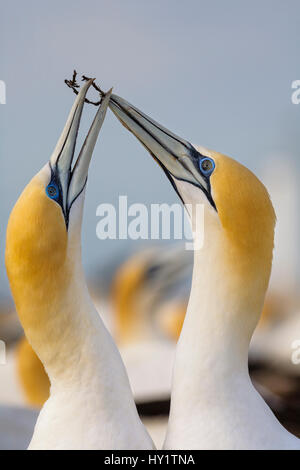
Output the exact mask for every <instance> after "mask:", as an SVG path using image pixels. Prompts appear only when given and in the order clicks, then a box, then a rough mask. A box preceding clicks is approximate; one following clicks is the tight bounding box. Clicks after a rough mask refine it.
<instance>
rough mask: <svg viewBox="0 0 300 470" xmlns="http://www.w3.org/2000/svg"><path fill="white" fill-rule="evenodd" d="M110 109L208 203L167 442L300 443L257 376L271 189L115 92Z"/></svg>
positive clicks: (198, 200)
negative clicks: (254, 351)
mask: <svg viewBox="0 0 300 470" xmlns="http://www.w3.org/2000/svg"><path fill="white" fill-rule="evenodd" d="M110 109H111V110H112V111H113V112H114V114H115V115H116V116H117V118H118V119H119V120H120V121H121V123H122V124H123V125H124V126H125V127H126V128H127V129H128V130H129V131H130V132H132V133H133V134H134V135H135V136H136V137H137V139H138V140H139V141H140V142H141V143H142V145H143V146H144V147H145V148H146V149H147V150H148V151H149V152H150V154H151V155H152V157H154V159H155V160H156V161H157V162H158V163H159V165H160V166H161V168H162V169H163V170H164V172H165V173H166V175H167V177H168V178H169V180H170V181H171V183H172V185H173V187H174V189H175V191H176V192H177V193H178V195H179V196H180V198H181V200H182V201H183V202H184V203H185V204H189V205H190V206H189V211H190V214H191V213H194V210H195V206H196V205H197V204H204V206H205V226H204V229H205V232H204V246H203V247H202V249H198V250H195V251H194V270H193V279H192V288H191V293H190V299H189V303H188V308H187V313H186V317H185V320H184V324H183V328H182V331H181V335H180V338H179V341H178V345H177V350H176V359H175V364H174V370H173V379H172V394H171V410H170V417H169V423H168V429H167V434H166V439H165V443H164V448H165V449H300V440H299V439H297V438H296V437H295V436H293V435H292V434H290V433H289V432H288V431H286V430H285V429H284V428H283V426H282V425H281V424H280V423H279V421H278V420H277V419H276V418H275V416H274V415H273V413H272V411H271V410H270V409H269V407H268V406H267V404H266V403H265V402H264V400H263V399H262V397H261V396H260V395H259V393H258V392H257V391H256V390H255V388H254V387H253V385H252V383H251V380H250V377H249V373H248V348H249V342H250V339H251V336H252V333H253V331H254V329H255V327H256V324H257V322H258V319H259V316H260V313H261V310H262V307H263V302H264V297H265V293H266V290H267V286H268V281H269V277H270V272H271V265H272V253H273V239H274V226H275V213H274V210H273V206H272V203H271V201H270V198H269V195H268V192H267V190H266V188H265V187H264V185H263V184H262V183H261V182H260V181H259V179H258V178H257V177H256V176H255V175H254V174H253V173H252V172H251V171H249V170H248V169H247V168H246V167H245V166H243V165H241V164H240V163H238V162H237V161H235V160H233V159H232V158H230V157H227V156H225V155H222V154H220V153H218V152H215V151H212V150H208V149H206V148H204V147H201V146H194V145H192V144H190V143H189V142H188V141H186V140H184V139H182V138H181V137H178V136H176V135H175V134H173V133H172V132H170V131H169V130H167V129H166V128H164V127H162V126H161V125H160V124H158V123H157V122H155V121H153V120H152V119H151V118H149V117H148V116H146V115H145V114H144V113H142V112H141V111H139V110H138V109H137V108H135V107H134V106H132V105H131V104H130V103H128V102H126V101H125V100H124V99H122V98H120V97H118V96H116V95H112V96H111V99H110ZM191 215H192V214H191ZM196 222H197V221H196V220H195V218H194V217H193V218H192V228H193V232H194V233H195V237H196V238H197V230H196V229H197V224H196ZM194 241H195V239H194Z"/></svg>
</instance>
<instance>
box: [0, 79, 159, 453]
mask: <svg viewBox="0 0 300 470" xmlns="http://www.w3.org/2000/svg"><path fill="white" fill-rule="evenodd" d="M91 83H92V80H89V81H88V82H87V83H86V84H85V85H84V86H83V87H82V89H81V90H80V92H79V94H78V97H77V98H76V100H75V103H74V105H73V107H72V109H71V112H70V115H69V117H68V120H67V123H66V125H65V127H64V130H63V133H62V135H61V137H60V139H59V140H58V143H57V145H56V147H55V150H54V152H53V154H52V156H51V158H50V161H49V162H48V163H47V164H46V165H45V166H44V167H43V168H42V170H41V171H40V172H39V173H38V174H37V175H36V176H35V177H34V178H33V179H32V180H31V182H30V183H29V184H28V186H27V187H26V188H25V190H24V191H23V193H22V194H21V196H20V198H19V200H18V201H17V203H16V205H15V206H14V208H13V211H12V213H11V215H10V218H9V223H8V228H7V241H6V267H7V273H8V277H9V281H10V286H11V290H12V294H13V297H14V301H15V304H16V309H17V312H18V315H19V318H20V320H21V323H22V325H23V328H24V331H25V333H26V336H27V338H28V340H29V342H30V344H31V345H32V347H33V349H34V350H35V351H36V353H37V354H38V356H39V358H40V360H41V361H42V363H43V364H44V366H45V369H46V371H47V374H48V376H49V378H50V382H51V390H50V397H49V399H48V400H47V402H46V403H45V405H44V406H43V408H42V410H41V412H40V414H39V417H38V420H37V423H36V426H35V430H34V434H33V437H32V440H31V443H30V445H29V449H151V448H153V444H152V441H151V439H150V437H149V435H148V433H147V431H146V430H145V428H144V426H143V424H142V423H141V421H140V419H139V416H138V414H137V410H136V406H135V403H134V400H133V396H132V392H131V389H130V385H129V381H128V377H127V373H126V370H125V367H124V365H123V362H122V360H121V357H120V355H119V352H118V350H117V348H116V346H115V344H114V342H113V340H112V338H111V336H110V334H109V333H108V331H107V330H106V328H105V327H104V324H103V322H102V320H101V318H100V316H99V314H98V313H97V311H96V309H95V308H94V306H93V304H92V301H91V299H90V296H89V294H88V290H87V286H86V283H85V278H84V273H83V269H82V262H81V224H82V212H83V205H84V193H85V185H86V180H87V175H88V167H89V163H90V160H91V156H92V152H93V149H94V146H95V143H96V140H97V137H98V134H99V131H100V128H101V125H102V122H103V120H104V117H105V113H106V108H107V104H108V101H109V95H110V93H108V94H107V95H106V96H105V98H104V99H103V101H102V104H101V106H100V107H99V110H98V112H97V114H96V116H95V119H94V121H93V124H92V126H91V128H90V130H89V133H88V135H87V138H86V140H85V142H84V144H83V147H82V149H81V151H80V153H79V157H78V159H77V161H76V163H75V164H74V166H73V168H72V160H73V156H74V150H75V144H76V139H77V133H78V129H79V125H80V119H81V113H82V109H83V105H84V100H85V96H86V93H87V90H88V88H89V86H90V85H91Z"/></svg>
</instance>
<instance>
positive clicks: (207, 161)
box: [199, 157, 215, 176]
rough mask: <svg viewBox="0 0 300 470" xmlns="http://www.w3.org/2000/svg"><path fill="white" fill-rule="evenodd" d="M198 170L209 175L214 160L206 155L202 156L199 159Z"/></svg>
mask: <svg viewBox="0 0 300 470" xmlns="http://www.w3.org/2000/svg"><path fill="white" fill-rule="evenodd" d="M199 168H200V171H201V172H202V173H203V174H204V175H205V176H210V175H211V174H212V172H213V171H214V169H215V162H214V161H213V160H212V159H211V158H208V157H204V158H202V159H201V160H200V161H199Z"/></svg>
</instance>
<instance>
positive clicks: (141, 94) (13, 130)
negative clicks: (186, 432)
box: [0, 0, 300, 448]
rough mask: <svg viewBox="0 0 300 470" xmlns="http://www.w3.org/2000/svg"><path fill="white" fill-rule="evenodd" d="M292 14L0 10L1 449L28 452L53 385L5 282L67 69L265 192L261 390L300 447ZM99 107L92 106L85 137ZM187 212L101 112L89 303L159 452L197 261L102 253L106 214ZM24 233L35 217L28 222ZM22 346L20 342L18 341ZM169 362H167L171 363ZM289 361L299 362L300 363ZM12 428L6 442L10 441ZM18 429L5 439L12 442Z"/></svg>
mask: <svg viewBox="0 0 300 470" xmlns="http://www.w3.org/2000/svg"><path fill="white" fill-rule="evenodd" d="M299 15H300V4H299V2H298V1H297V0H287V1H286V2H282V1H280V0H263V1H261V0H260V1H258V0H254V1H252V2H251V3H250V2H248V3H247V2H240V1H238V0H228V1H227V2H223V1H222V0H210V1H208V0H206V1H204V0H188V1H186V2H174V1H171V0H164V1H158V0H152V1H151V2H146V1H138V0H126V1H122V0H110V1H104V0H97V1H96V0H90V1H89V2H88V3H86V2H82V1H77V0H72V1H70V0H64V1H57V0H53V1H52V2H51V3H50V2H39V1H37V0H27V1H26V2H21V1H14V0H12V1H10V2H4V1H1V17H0V48H1V54H0V56H1V59H0V61H1V62H0V80H3V81H4V82H5V83H6V93H7V96H6V104H5V105H0V133H1V134H0V152H1V158H0V174H1V175H2V180H1V186H0V227H1V231H0V339H2V340H4V341H6V344H7V346H8V350H7V363H6V364H5V365H0V447H1V448H21V447H25V446H26V444H27V442H28V440H29V438H30V436H31V433H32V426H33V423H34V421H35V418H36V411H33V410H32V407H38V406H40V405H41V404H42V402H43V400H44V399H45V398H46V396H47V390H48V384H47V378H46V377H45V376H44V375H43V372H42V371H41V369H40V365H39V363H38V361H36V362H35V360H34V359H33V358H32V356H31V352H28V351H27V349H26V348H27V346H26V344H24V343H22V329H21V327H20V325H19V324H18V321H17V317H16V314H15V311H14V306H13V302H12V298H11V295H10V291H9V286H8V282H7V278H6V273H5V266H4V251H5V230H6V225H7V220H8V217H9V214H10V211H11V209H12V207H13V205H14V203H15V201H16V199H17V198H18V196H19V194H20V192H21V191H22V190H23V188H24V186H25V185H26V184H27V182H28V181H29V180H30V179H31V177H32V176H33V175H34V174H35V173H36V172H37V171H38V170H39V169H40V168H41V167H42V166H43V165H44V164H45V163H46V161H47V160H48V158H49V157H50V155H51V152H52V150H53V148H54V146H55V143H56V141H57V138H58V136H59V135H60V132H61V129H62V126H63V124H64V122H65V120H66V117H67V114H68V111H69V109H70V107H71V104H72V102H73V100H74V95H73V94H72V92H71V91H70V90H69V89H68V88H67V87H66V86H65V84H64V79H66V78H71V75H72V72H73V69H74V68H76V69H77V71H78V72H79V74H82V73H83V74H86V75H88V76H93V77H97V83H98V84H100V85H101V86H102V88H103V89H108V88H110V87H111V86H114V92H115V93H116V94H120V95H121V96H123V97H124V98H126V99H128V100H129V101H130V102H131V103H133V104H134V105H136V106H137V107H139V108H140V109H142V110H143V111H145V112H146V113H147V114H149V115H150V116H151V117H153V118H154V119H157V120H158V121H159V122H161V123H162V124H164V125H165V126H166V127H168V128H169V129H171V130H172V131H173V132H175V133H177V134H179V135H180V136H182V137H185V138H186V139H188V140H189V141H191V142H193V143H195V144H201V145H204V146H206V147H208V148H212V149H215V150H218V151H220V152H222V153H225V154H228V155H230V156H232V157H234V158H236V159H237V160H239V161H240V162H242V163H244V164H245V165H246V166H248V167H249V168H250V169H251V170H253V171H254V172H255V173H256V174H257V175H258V176H259V177H260V178H261V179H262V180H263V182H264V183H265V184H266V186H267V187H268V189H269V192H270V194H271V197H272V200H273V203H274V206H275V209H276V213H277V218H278V224H277V231H276V248H275V257H274V268H273V274H272V279H271V285H270V289H269V293H268V296H267V299H266V305H265V309H264V314H263V318H262V321H261V323H260V325H259V328H258V329H257V331H256V333H255V336H254V338H253V342H252V345H251V354H250V368H251V373H252V377H253V380H254V381H255V384H256V385H257V387H258V388H259V389H260V391H261V393H262V394H263V395H264V397H265V399H266V400H267V401H268V403H269V404H270V406H271V407H272V408H273V410H274V411H275V413H276V414H277V416H278V417H279V419H280V420H281V421H282V422H283V423H284V424H285V426H286V427H288V428H289V429H291V430H292V431H293V432H295V433H298V434H299V435H300V397H299V395H300V385H299V377H300V364H294V363H293V362H292V359H291V357H292V353H293V349H292V346H291V345H292V342H293V341H294V340H297V339H300V308H299V287H300V282H299V278H300V263H299V249H298V240H299V209H298V204H299V203H300V196H299V183H298V179H299V174H300V166H299V165H300V164H299V161H300V160H299V152H300V145H299V122H300V105H295V104H292V101H291V96H292V92H293V90H292V88H291V86H292V82H293V81H294V80H297V79H300V69H299V39H300V31H299V21H298V19H299ZM94 112H95V108H94V107H91V106H90V107H88V106H86V108H85V111H84V118H83V123H82V129H81V133H82V134H83V133H85V132H86V130H87V128H88V127H89V125H90V122H91V120H92V117H93V115H94ZM119 195H127V196H128V204H131V203H135V202H139V203H144V204H146V205H147V206H149V205H150V204H151V203H163V202H167V203H170V204H171V203H174V202H178V200H177V196H176V194H175V192H174V191H173V189H172V187H171V185H170V184H168V181H167V180H166V178H165V176H164V175H163V173H162V172H161V170H160V169H159V168H158V166H157V165H156V164H155V163H154V162H153V161H152V159H151V158H149V156H148V155H147V153H146V151H145V150H144V149H143V148H142V147H141V146H140V145H139V143H138V142H137V141H136V140H135V139H134V138H133V137H132V136H130V135H129V134H128V132H126V130H125V129H124V128H122V127H121V126H120V124H119V123H118V122H117V120H116V119H115V118H114V116H112V114H111V113H110V112H108V114H107V119H106V122H105V124H104V126H103V131H102V132H101V136H100V139H99V141H98V143H97V147H96V150H95V155H94V159H93V161H92V165H91V169H90V173H89V183H88V191H87V197H86V204H85V214H84V224H83V243H82V244H83V263H84V267H85V272H86V277H87V279H88V282H89V287H90V291H91V294H92V296H93V299H94V302H95V303H96V304H97V305H99V310H100V311H101V313H102V315H103V318H104V320H105V322H106V324H107V325H108V327H109V328H110V330H111V331H112V333H113V335H114V337H115V338H116V341H117V342H118V344H119V346H120V349H121V353H122V355H123V358H124V361H125V363H126V366H127V368H128V373H129V377H130V381H131V384H132V387H133V391H134V394H135V398H136V402H137V404H138V409H139V412H140V414H141V416H142V417H143V419H144V420H145V422H146V424H147V425H148V426H149V428H150V429H151V432H152V433H153V435H154V438H155V440H156V441H157V443H158V445H160V442H161V440H162V439H163V437H162V436H163V433H164V428H165V423H166V416H167V413H168V406H169V395H170V381H171V371H172V362H173V355H174V348H175V345H176V340H177V338H178V335H179V332H180V327H181V324H182V321H183V318H184V312H185V307H186V302H187V299H188V295H189V285H190V284H189V283H190V276H191V268H192V256H191V254H190V253H188V252H186V251H184V248H183V244H181V243H178V242H177V243H175V242H174V240H170V241H168V242H167V241H160V242H156V243H155V244H154V243H153V241H151V240H143V241H140V240H137V241H132V240H101V241H100V240H99V239H98V238H97V237H96V225H97V222H98V220H99V219H98V218H97V217H96V208H97V206H98V205H99V204H101V203H103V202H106V203H111V204H113V205H115V207H117V206H118V197H119ZM24 224H26V216H25V218H24ZM20 341H21V342H20ZM162 358H163V360H162ZM294 362H295V361H294ZM4 430H5V431H4ZM8 430H9V431H8Z"/></svg>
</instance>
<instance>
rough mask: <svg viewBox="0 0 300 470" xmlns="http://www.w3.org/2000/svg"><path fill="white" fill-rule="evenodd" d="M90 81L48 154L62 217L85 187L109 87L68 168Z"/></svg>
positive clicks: (107, 98)
mask: <svg viewBox="0 0 300 470" xmlns="http://www.w3.org/2000/svg"><path fill="white" fill-rule="evenodd" d="M92 83H93V80H89V81H87V82H86V83H85V84H84V86H83V87H82V88H81V90H80V92H79V93H78V96H77V98H76V100H75V102H74V104H73V106H72V108H71V111H70V114H69V116H68V119H67V122H66V124H65V127H64V129H63V132H62V134H61V136H60V138H59V140H58V142H57V144H56V147H55V149H54V152H53V154H52V156H51V158H50V167H51V171H52V172H53V173H54V174H55V175H56V179H57V180H58V181H59V184H60V186H61V190H62V198H61V199H62V200H61V205H62V209H63V212H64V215H65V218H66V220H68V214H69V211H70V208H71V206H72V204H73V202H74V201H75V199H76V198H77V197H78V195H79V194H80V193H81V192H82V190H83V189H84V187H85V184H86V180H87V176H88V169H89V164H90V161H91V158H92V154H93V150H94V147H95V144H96V141H97V138H98V135H99V132H100V129H101V127H102V124H103V121H104V118H105V115H106V111H107V107H108V103H109V99H110V96H111V90H110V91H109V92H108V93H106V95H105V97H104V98H103V100H102V102H101V105H100V106H99V108H98V110H97V113H96V116H95V118H94V121H93V123H92V125H91V127H90V130H89V132H88V134H87V136H86V139H85V141H84V144H83V146H82V148H81V150H80V153H79V156H78V158H77V161H76V162H75V164H74V165H73V168H72V164H73V159H74V153H75V146H76V141H77V135H78V131H79V126H80V120H81V115H82V110H83V106H84V100H85V97H86V94H87V91H88V89H89V87H90V86H91V84H92Z"/></svg>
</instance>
